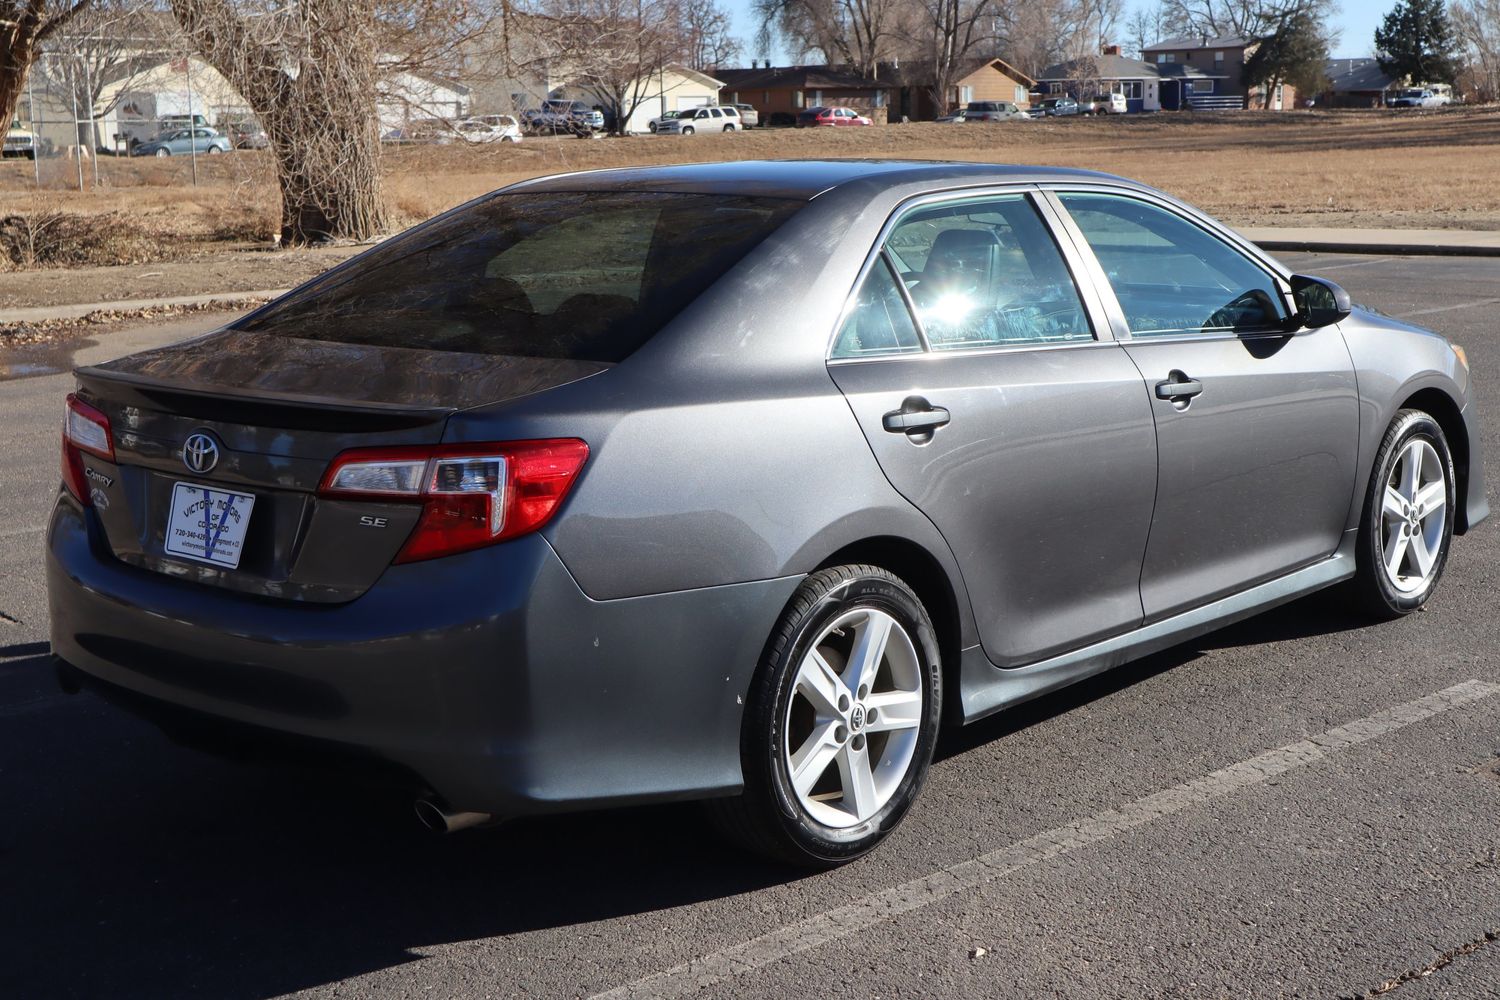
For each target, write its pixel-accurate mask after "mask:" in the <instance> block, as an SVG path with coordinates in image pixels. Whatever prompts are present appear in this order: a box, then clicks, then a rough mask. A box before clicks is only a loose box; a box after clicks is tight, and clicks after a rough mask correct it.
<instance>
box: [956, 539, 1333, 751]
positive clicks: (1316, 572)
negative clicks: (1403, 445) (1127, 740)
mask: <svg viewBox="0 0 1500 1000" xmlns="http://www.w3.org/2000/svg"><path fill="white" fill-rule="evenodd" d="M1354 536H1355V532H1352V531H1351V532H1346V533H1345V536H1344V544H1343V545H1341V546H1339V551H1338V552H1336V553H1334V554H1333V555H1332V556H1330V557H1328V558H1327V559H1325V560H1323V561H1322V562H1319V563H1314V564H1313V565H1311V566H1308V567H1306V568H1304V569H1299V570H1296V571H1295V572H1292V573H1288V574H1287V575H1286V576H1283V577H1278V578H1277V579H1275V580H1270V581H1268V582H1266V583H1262V584H1260V585H1258V586H1255V587H1251V588H1250V589H1249V590H1244V591H1241V592H1240V593H1238V594H1232V595H1230V596H1229V597H1225V598H1222V599H1220V600H1217V601H1214V602H1213V603H1212V604H1205V605H1204V606H1203V607H1201V608H1194V609H1193V610H1192V611H1185V612H1183V613H1182V614H1180V615H1175V616H1173V617H1171V618H1168V619H1165V620H1163V621H1159V622H1155V623H1153V624H1151V625H1146V626H1143V627H1141V628H1138V629H1136V630H1135V631H1134V632H1127V633H1125V634H1124V635H1119V636H1115V637H1114V638H1112V639H1105V640H1104V641H1102V642H1096V643H1094V644H1093V645H1092V646H1085V647H1084V648H1082V649H1077V650H1074V651H1073V652H1071V653H1064V654H1062V655H1061V656H1054V657H1053V658H1052V659H1050V660H1043V661H1041V662H1040V663H1033V664H1031V665H1030V666H1025V667H1014V668H1011V669H1001V668H1000V667H997V666H995V665H994V664H992V663H991V662H990V661H989V658H988V657H986V656H985V655H984V650H983V649H982V648H981V647H979V646H971V647H969V648H968V649H966V650H964V651H963V659H962V661H961V663H960V668H959V681H960V694H961V696H962V698H963V721H964V722H965V723H970V722H973V721H975V720H976V719H982V718H984V717H985V716H987V715H993V714H994V713H995V712H998V711H1000V710H1001V709H1005V708H1009V707H1011V706H1012V705H1019V704H1020V703H1021V702H1023V701H1029V700H1031V699H1032V698H1036V697H1039V696H1040V695H1044V694H1048V693H1050V692H1052V691H1056V690H1057V689H1058V688H1063V687H1067V686H1068V685H1069V684H1073V683H1076V682H1078V681H1081V680H1083V679H1085V678H1087V677H1092V676H1094V675H1095V674H1099V673H1103V672H1104V671H1106V670H1109V669H1111V668H1113V667H1118V666H1120V665H1121V664H1124V663H1129V662H1130V661H1132V660H1139V659H1140V658H1142V657H1144V656H1149V655H1151V654H1152V653H1156V652H1160V651H1161V650H1163V649H1167V648H1169V647H1171V646H1175V645H1177V644H1178V643H1180V642H1185V641H1186V640H1188V639H1192V638H1194V637H1195V636H1200V635H1203V634H1205V633H1207V632H1212V631H1214V630H1215V629H1219V628H1223V627H1224V626H1226V625H1231V624H1233V623H1235V622H1237V621H1241V620H1243V619H1245V618H1249V617H1251V616H1253V615H1257V614H1259V613H1260V612H1262V611H1266V610H1269V609H1270V608H1274V607H1276V606H1277V605H1279V604H1286V603H1287V602H1288V601H1294V600H1296V599H1297V598H1299V597H1303V596H1306V595H1307V594H1311V593H1312V592H1313V591H1316V590H1322V589H1323V588H1324V587H1328V586H1330V585H1332V584H1335V583H1338V582H1339V581H1341V580H1347V579H1349V578H1350V577H1352V576H1353V575H1354V548H1353V542H1354Z"/></svg>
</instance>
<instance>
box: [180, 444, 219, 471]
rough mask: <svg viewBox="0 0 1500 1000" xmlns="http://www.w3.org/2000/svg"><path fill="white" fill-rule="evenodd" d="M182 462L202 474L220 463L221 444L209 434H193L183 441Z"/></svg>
mask: <svg viewBox="0 0 1500 1000" xmlns="http://www.w3.org/2000/svg"><path fill="white" fill-rule="evenodd" d="M182 464H183V465H185V466H187V467H188V470H189V471H191V472H196V473H199V474H200V475H201V474H203V473H205V472H209V471H211V470H212V469H213V467H214V466H216V465H218V464H219V445H218V443H217V442H216V441H214V439H213V438H211V437H209V436H208V435H207V434H193V435H191V436H189V437H188V439H187V440H186V441H185V442H183V445H182Z"/></svg>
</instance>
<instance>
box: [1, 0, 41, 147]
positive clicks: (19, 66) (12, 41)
mask: <svg viewBox="0 0 1500 1000" xmlns="http://www.w3.org/2000/svg"><path fill="white" fill-rule="evenodd" d="M40 27H41V26H40V24H39V23H37V22H36V21H35V20H33V19H31V18H29V17H27V16H25V15H24V14H23V15H22V17H21V19H20V20H19V21H17V22H16V23H15V24H14V25H0V29H3V28H9V29H10V30H9V31H3V30H0V119H3V120H4V123H5V127H6V128H10V123H11V122H13V121H14V120H15V118H16V108H17V107H18V106H19V105H20V103H21V95H22V94H23V93H24V92H25V90H26V74H27V73H28V72H30V71H31V64H32V62H33V61H34V60H35V59H36V36H37V34H38V32H39V30H40Z"/></svg>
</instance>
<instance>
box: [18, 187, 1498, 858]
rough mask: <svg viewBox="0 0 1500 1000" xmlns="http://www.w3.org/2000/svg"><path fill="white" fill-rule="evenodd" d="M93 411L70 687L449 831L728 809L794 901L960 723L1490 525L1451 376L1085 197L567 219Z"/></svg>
mask: <svg viewBox="0 0 1500 1000" xmlns="http://www.w3.org/2000/svg"><path fill="white" fill-rule="evenodd" d="M77 379H78V389H77V392H76V393H75V394H74V395H73V396H70V397H69V400H68V405H67V413H66V415H67V421H66V430H65V434H64V444H63V461H62V466H63V486H62V488H61V489H60V490H59V493H58V497H57V502H56V504H55V506H54V508H53V511H52V515H51V523H50V528H49V532H48V554H47V562H48V573H47V576H48V590H49V596H50V600H51V612H52V613H51V621H52V647H53V650H54V651H55V653H56V656H57V657H58V668H59V676H60V678H61V680H62V682H63V684H64V685H65V686H66V687H67V688H69V689H76V688H78V687H79V686H84V685H86V686H90V687H92V688H94V689H96V690H97V691H99V692H101V693H103V694H104V695H106V696H107V697H110V698H112V699H115V700H117V701H119V702H121V703H123V704H125V705H127V706H129V707H130V708H131V709H133V710H134V711H137V712H140V713H142V714H144V715H146V716H148V717H150V718H152V719H155V720H157V721H158V722H159V723H160V724H161V725H163V726H164V727H166V728H168V729H169V730H170V731H171V732H173V733H175V734H177V735H178V736H179V738H181V739H183V740H185V741H190V742H192V741H196V742H199V743H203V744H207V745H215V744H217V743H218V742H220V741H222V740H223V739H225V738H226V737H227V736H228V735H230V734H234V735H235V736H236V737H237V738H248V741H249V742H250V743H251V744H252V745H260V744H266V743H272V742H283V743H286V742H290V743H291V744H292V745H294V746H295V747H296V748H298V750H299V752H305V753H324V752H333V753H337V754H339V755H340V756H342V757H346V758H347V757H355V758H358V759H361V760H364V761H367V762H370V763H372V764H377V765H380V766H381V767H382V768H384V769H386V770H391V771H394V772H395V773H396V774H397V775H399V776H400V777H401V778H402V779H403V780H404V781H406V782H408V783H409V784H410V786H411V787H412V789H413V793H414V796H415V799H416V802H417V808H418V813H419V815H421V816H423V817H424V819H425V820H426V821H427V822H428V823H429V824H430V825H433V826H436V827H440V828H445V829H457V828H460V827H463V826H471V825H479V824H487V823H491V822H495V821H497V820H499V819H502V818H506V817H514V816H522V815H527V814H535V813H542V812H550V811H556V810H564V809H578V808H584V807H596V806H607V805H622V804H627V803H640V802H656V801H664V800H680V799H704V800H708V802H709V805H710V809H709V812H710V814H711V815H712V816H713V817H715V819H716V820H717V822H718V823H719V825H720V826H721V827H722V828H723V829H724V830H725V831H726V832H727V833H728V834H729V835H730V836H731V837H733V838H734V839H736V840H738V841H739V842H741V843H743V844H745V845H747V846H749V847H751V848H753V849H755V850H758V851H762V852H766V853H768V854H771V855H774V856H776V857H778V858H782V859H785V860H788V861H791V862H794V863H800V864H811V865H830V864H836V863H839V862H843V861H847V860H849V859H851V858H854V857H857V856H859V855H860V854H862V853H864V852H866V851H869V850H870V849H871V848H873V847H874V846H875V845H876V844H877V843H879V842H880V841H881V840H882V839H883V838H884V837H886V836H887V835H889V834H890V833H891V831H892V830H893V829H894V828H895V827H896V826H897V825H898V824H899V822H900V821H901V819H902V818H903V817H904V816H905V815H906V813H907V811H908V809H909V808H910V807H911V805H912V803H913V801H914V800H915V799H916V798H917V795H918V792H919V791H920V790H921V787H922V784H923V780H924V778H925V776H926V773H927V768H928V763H929V761H930V760H931V757H932V752H933V745H934V741H935V740H936V738H937V735H938V731H939V728H940V726H958V725H962V724H964V723H968V722H972V721H974V720H976V719H980V718H983V717H985V716H987V715H990V714H991V713H994V712H998V711H1000V710H1002V709H1005V708H1007V707H1009V706H1012V705H1015V704H1017V703H1019V702H1023V701H1025V700H1027V699H1029V698H1033V697H1036V696H1037V695H1039V694H1043V693H1045V692H1048V691H1051V690H1054V689H1056V688H1059V687H1062V686H1064V685H1067V684H1070V683H1072V682H1074V681H1077V680H1080V679H1082V678H1085V677H1088V676H1090V675H1093V674H1097V673H1099V672H1100V671H1103V670H1107V669H1109V668H1111V667H1114V666H1117V665H1119V664H1121V663H1124V662H1126V661H1128V660H1132V659H1135V658H1138V657H1141V656H1144V655H1146V654H1149V653H1151V652H1153V651H1155V650H1159V649H1162V648H1163V647H1166V646H1169V645H1172V644H1173V643H1177V642H1181V641H1184V640H1187V639H1189V638H1191V637H1193V636H1196V635H1199V634H1201V633H1204V632H1206V631H1209V630H1211V629H1214V628H1217V627H1219V626H1221V625H1223V624H1225V623H1227V622H1231V621H1235V620H1237V619H1240V618H1243V617H1245V616H1247V615H1251V614H1254V613H1256V612H1258V611H1261V610H1263V609H1265V608H1269V607H1272V606H1274V605H1277V604H1281V603H1283V602H1286V601H1290V600H1292V599H1294V598H1297V597H1299V596H1301V595H1304V594H1308V593H1311V592H1313V591H1315V590H1319V589H1321V588H1325V587H1332V586H1335V585H1337V586H1340V587H1342V588H1344V589H1345V590H1346V591H1347V592H1348V594H1349V597H1350V598H1351V600H1353V601H1354V602H1356V603H1357V604H1358V605H1359V606H1360V607H1362V608H1364V609H1365V610H1366V611H1367V612H1368V613H1369V614H1370V616H1371V617H1372V618H1396V617H1399V616H1401V615H1404V614H1406V613H1408V612H1411V611H1414V610H1416V609H1418V608H1420V607H1422V605H1423V604H1424V603H1425V602H1426V601H1427V600H1428V599H1429V597H1430V596H1431V595H1432V593H1433V591H1434V588H1436V587H1437V586H1438V584H1439V581H1440V579H1441V577H1442V575H1443V568H1444V566H1445V564H1446V562H1447V560H1448V558H1449V555H1450V544H1451V539H1452V537H1453V536H1454V535H1457V534H1463V533H1464V532H1466V531H1468V530H1469V529H1470V528H1472V527H1473V526H1474V525H1475V524H1477V523H1478V522H1480V521H1481V520H1483V519H1484V518H1485V517H1486V515H1487V514H1488V507H1487V504H1486V501H1485V491H1484V472H1483V463H1482V461H1481V456H1480V450H1479V437H1478V434H1477V432H1476V417H1475V409H1474V405H1473V403H1472V402H1471V398H1470V380H1469V370H1468V363H1467V360H1466V358H1465V356H1464V353H1463V351H1462V350H1461V349H1460V348H1458V347H1455V346H1453V345H1450V344H1449V343H1448V342H1447V341H1446V340H1444V339H1443V338H1442V337H1440V336H1438V335H1436V334H1434V333H1431V332H1428V331H1426V330H1422V329H1419V328H1417V327H1413V326H1409V325H1406V324H1404V323H1400V322H1398V321H1396V320H1393V319H1390V318H1388V317H1385V316H1381V315H1379V314H1376V313H1373V312H1369V311H1366V310H1362V309H1359V308H1356V307H1354V306H1352V305H1351V304H1350V302H1349V300H1348V297H1347V295H1345V293H1344V292H1343V291H1342V290H1341V289H1340V288H1339V287H1338V286H1337V285H1335V284H1333V283H1332V282H1329V281H1326V280H1322V279H1319V278H1314V277H1306V276H1299V275H1294V274H1291V273H1289V272H1288V271H1287V270H1286V269H1285V268H1283V267H1282V266H1281V265H1280V264H1278V263H1277V262H1276V261H1275V260H1273V259H1271V258H1269V257H1267V256H1265V255H1264V254H1262V253H1261V252H1259V251H1258V250H1257V249H1256V248H1255V247H1254V246H1251V245H1250V244H1248V243H1246V242H1245V241H1244V240H1242V239H1240V238H1239V237H1238V236H1236V235H1235V234H1234V233H1233V232H1231V231H1229V230H1227V229H1225V228H1224V227H1222V226H1220V225H1218V224H1217V223H1215V222H1213V221H1212V220H1211V219H1208V218H1206V217H1205V216H1203V215H1202V214H1200V213H1198V212H1196V211H1195V210H1193V209H1192V208H1190V207H1188V206H1187V205H1184V204H1182V203H1181V202H1179V201H1176V200H1174V199H1172V198H1170V197H1167V196H1166V195H1163V194H1161V193H1160V192H1157V191H1154V190H1151V189H1149V188H1146V187H1143V186H1141V185H1138V184H1134V183H1131V182H1129V181H1124V180H1120V179H1118V178H1114V177H1108V176H1105V175H1101V174H1095V173H1088V172H1082V171H1070V170H1049V169H1040V168H1032V167H997V166H991V165H984V164H944V163H931V164H920V163H896V162H890V163H881V162H869V161H865V162H859V161H838V162H799V163H794V162H765V163H718V164H703V165H694V166H674V167H664V168H654V169H637V170H614V171H602V172H592V173H585V174H571V175H565V176H560V177H554V178H541V179H537V180H532V181H527V182H523V183H521V184H517V185H514V186H512V187H509V188H506V189H503V190H501V191H498V192H496V193H495V194H493V195H491V196H489V197H487V198H484V199H480V200H478V201H475V202H471V203H469V204H467V205H465V206H462V207H460V208H457V209H454V210H453V211H451V212H449V213H447V214H445V215H442V216H439V217H438V218H436V219H434V220H432V221H431V222H429V223H427V224H425V225H423V226H419V227H417V228H415V229H412V230H410V231H408V232H406V233H404V234H402V235H401V236H399V237H396V238H394V239H392V240H389V241H387V242H385V243H383V244H381V245H380V246H378V247H376V248H374V249H372V250H370V251H368V252H367V253H365V254H363V255H362V256H360V257H358V258H355V259H354V260H352V261H350V262H348V263H347V264H344V265H343V266H341V267H339V268H336V269H335V270H333V271H331V272H329V273H327V274H326V275H324V276H322V277H320V278H317V279H315V280H313V281H311V282H309V283H308V284H306V285H304V286H302V287H301V288H299V289H297V290H295V291H293V292H292V293H290V294H288V295H286V296H284V297H282V298H281V299H279V300H277V301H275V302H273V303H271V304H270V305H268V306H265V307H264V308H262V309H260V310H259V311H257V312H255V313H252V314H250V315H249V316H247V317H245V318H243V319H241V320H239V321H237V322H236V323H234V324H232V325H231V326H229V327H228V328H227V329H225V330H223V331H221V332H219V333H217V334H214V335H211V336H208V337H205V338H200V339H197V340H194V341H190V342H188V343H185V344H182V345H179V346H174V347H167V348H163V349H159V350H155V351H150V352H147V353H144V354H138V355H135V356H132V357H128V358H125V359H122V360H119V361H115V362H112V363H109V364H106V365H102V366H98V367H90V368H82V369H79V370H78V372H77ZM1163 707H1164V708H1167V707H1168V706H1163Z"/></svg>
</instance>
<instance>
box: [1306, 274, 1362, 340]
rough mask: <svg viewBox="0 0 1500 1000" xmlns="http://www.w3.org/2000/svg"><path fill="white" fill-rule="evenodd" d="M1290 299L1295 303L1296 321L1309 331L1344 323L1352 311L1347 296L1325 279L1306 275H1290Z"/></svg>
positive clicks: (1352, 306)
mask: <svg viewBox="0 0 1500 1000" xmlns="http://www.w3.org/2000/svg"><path fill="white" fill-rule="evenodd" d="M1292 299H1293V300H1294V301H1295V302H1296V303H1297V315H1296V317H1295V318H1296V320H1297V321H1298V322H1299V323H1301V325H1302V326H1304V327H1306V328H1307V329H1309V330H1317V329H1320V328H1322V327H1325V326H1332V325H1333V324H1335V323H1338V322H1340V321H1342V320H1345V319H1348V318H1349V313H1350V312H1352V311H1353V309H1354V305H1353V303H1351V302H1350V301H1349V293H1348V292H1346V291H1344V290H1343V289H1342V288H1340V287H1339V286H1338V285H1336V284H1334V283H1333V282H1331V281H1329V280H1327V279H1326V278H1314V277H1312V276H1310V275H1306V274H1294V275H1292Z"/></svg>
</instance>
